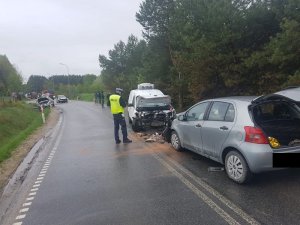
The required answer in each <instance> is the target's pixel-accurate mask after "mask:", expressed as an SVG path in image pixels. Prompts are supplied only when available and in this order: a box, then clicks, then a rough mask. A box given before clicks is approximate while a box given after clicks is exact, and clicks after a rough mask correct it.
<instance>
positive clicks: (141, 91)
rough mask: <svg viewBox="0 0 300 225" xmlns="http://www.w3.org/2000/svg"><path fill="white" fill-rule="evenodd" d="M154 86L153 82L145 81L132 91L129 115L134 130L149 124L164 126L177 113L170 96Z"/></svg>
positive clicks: (129, 101)
mask: <svg viewBox="0 0 300 225" xmlns="http://www.w3.org/2000/svg"><path fill="white" fill-rule="evenodd" d="M145 87H146V88H145ZM153 88H154V85H153V84H149V83H144V84H140V85H138V89H135V90H131V91H130V94H129V98H128V117H129V123H131V124H132V128H133V130H134V131H137V130H140V129H143V128H145V127H147V126H163V125H164V124H165V122H166V120H167V119H168V118H169V117H173V116H174V115H175V110H174V109H173V108H172V106H171V98H170V96H168V95H164V94H163V93H162V92H161V91H160V90H158V89H153Z"/></svg>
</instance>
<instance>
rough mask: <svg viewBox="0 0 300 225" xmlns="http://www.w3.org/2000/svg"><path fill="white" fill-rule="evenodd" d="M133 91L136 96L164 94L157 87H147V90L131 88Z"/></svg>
mask: <svg viewBox="0 0 300 225" xmlns="http://www.w3.org/2000/svg"><path fill="white" fill-rule="evenodd" d="M132 91H134V93H135V95H136V96H142V97H144V98H153V97H163V96H165V95H164V94H163V93H162V92H161V91H160V90H158V89H148V90H138V89H136V90H132Z"/></svg>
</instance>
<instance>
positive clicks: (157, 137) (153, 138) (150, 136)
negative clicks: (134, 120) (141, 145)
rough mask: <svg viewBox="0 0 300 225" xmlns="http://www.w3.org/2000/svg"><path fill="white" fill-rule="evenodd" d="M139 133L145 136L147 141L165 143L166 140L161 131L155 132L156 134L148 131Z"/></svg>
mask: <svg viewBox="0 0 300 225" xmlns="http://www.w3.org/2000/svg"><path fill="white" fill-rule="evenodd" d="M137 135H139V136H140V137H144V139H145V142H149V143H151V142H157V143H160V144H164V143H165V140H164V138H163V136H162V135H161V134H159V133H157V132H156V133H154V134H147V133H138V134H137Z"/></svg>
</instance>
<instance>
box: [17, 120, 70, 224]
mask: <svg viewBox="0 0 300 225" xmlns="http://www.w3.org/2000/svg"><path fill="white" fill-rule="evenodd" d="M61 124H62V118H61V117H60V119H59V122H58V124H57V126H56V129H55V130H59V132H60V134H59V135H58V137H57V139H56V142H55V146H54V148H53V149H52V151H51V153H50V155H49V156H48V159H47V161H46V162H45V164H44V166H43V168H42V170H41V172H40V174H39V177H38V178H37V181H35V182H34V185H33V186H32V187H33V188H32V189H31V192H30V193H29V196H31V197H28V198H26V202H25V203H24V204H23V207H27V206H30V205H31V204H32V202H31V201H32V200H34V196H35V195H36V193H37V192H36V191H38V190H39V188H37V187H39V186H40V185H41V183H42V181H43V179H44V176H45V175H46V172H47V169H48V167H49V166H50V163H51V161H52V158H53V156H54V153H55V150H56V149H57V147H58V144H59V143H60V140H61V138H62V130H63V128H64V124H63V125H62V127H60V126H61ZM58 128H60V129H58ZM28 210H29V207H28V208H23V209H21V210H20V213H24V212H27V211H28ZM25 216H26V214H21V215H18V216H17V217H16V220H21V219H24V218H25ZM13 225H22V222H20V221H19V222H15V223H14V224H13Z"/></svg>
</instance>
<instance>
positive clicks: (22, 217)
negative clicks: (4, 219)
mask: <svg viewBox="0 0 300 225" xmlns="http://www.w3.org/2000/svg"><path fill="white" fill-rule="evenodd" d="M25 217H26V214H22V215H18V216H17V217H16V220H21V219H24V218H25Z"/></svg>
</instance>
